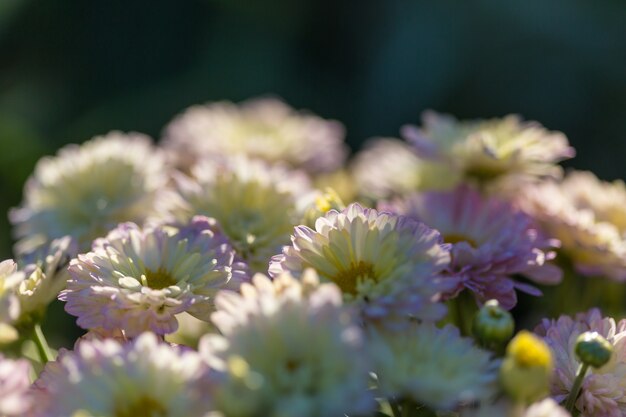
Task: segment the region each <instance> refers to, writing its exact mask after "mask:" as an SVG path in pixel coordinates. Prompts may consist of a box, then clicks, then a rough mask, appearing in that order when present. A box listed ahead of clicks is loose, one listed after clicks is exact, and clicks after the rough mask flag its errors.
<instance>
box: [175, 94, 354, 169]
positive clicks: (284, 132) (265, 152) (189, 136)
mask: <svg viewBox="0 0 626 417" xmlns="http://www.w3.org/2000/svg"><path fill="white" fill-rule="evenodd" d="M343 136H344V129H343V126H342V125H341V124H340V123H339V122H336V121H333V120H324V119H321V118H319V117H317V116H315V115H313V114H309V113H306V112H298V111H295V110H294V109H292V108H290V107H289V106H288V105H287V104H285V103H284V102H282V101H281V100H278V99H274V98H262V99H254V100H250V101H246V102H243V103H241V104H240V105H236V104H233V103H230V102H217V103H208V104H206V105H203V106H193V107H190V108H189V109H187V110H186V111H185V112H184V113H182V114H181V115H179V116H178V117H176V118H175V119H174V120H173V121H172V122H171V123H170V124H169V126H168V127H167V128H166V130H165V138H164V139H163V143H164V144H165V147H166V148H168V149H169V150H170V151H172V152H173V153H174V154H175V156H176V159H177V160H178V161H177V162H178V163H179V164H186V165H190V164H192V163H193V162H194V161H196V160H197V158H198V157H203V156H214V155H218V156H225V155H233V154H244V155H247V156H250V157H253V158H259V159H263V160H266V161H268V162H271V163H275V162H285V163H288V164H289V165H291V166H293V167H297V168H303V169H305V170H307V171H308V172H311V173H315V172H324V171H332V170H334V169H337V168H338V167H340V166H341V164H342V163H343V161H344V159H345V158H346V156H347V148H346V147H345V145H344V144H343Z"/></svg>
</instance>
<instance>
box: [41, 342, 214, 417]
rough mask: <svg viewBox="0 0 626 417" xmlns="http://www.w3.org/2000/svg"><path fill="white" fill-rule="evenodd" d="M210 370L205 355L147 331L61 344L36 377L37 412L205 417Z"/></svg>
mask: <svg viewBox="0 0 626 417" xmlns="http://www.w3.org/2000/svg"><path fill="white" fill-rule="evenodd" d="M209 380H210V376H209V375H208V373H207V369H206V366H205V365H204V364H203V361H202V359H201V358H200V356H199V355H198V354H197V353H196V352H194V351H191V350H181V349H177V348H174V347H172V346H170V345H168V344H166V343H162V342H159V341H158V340H157V338H156V336H155V335H154V334H150V333H144V334H142V335H141V336H139V337H138V338H137V339H136V340H135V341H133V342H130V343H128V344H125V345H123V344H120V343H119V342H117V341H115V340H111V339H106V340H84V341H81V342H80V343H78V345H77V346H76V349H75V351H67V350H64V349H62V350H61V351H60V352H59V356H58V358H57V360H56V361H54V362H48V364H47V365H46V367H45V368H44V370H43V372H42V373H41V375H40V377H39V379H38V380H37V381H36V382H35V389H34V395H35V400H36V412H35V416H36V417H69V416H72V415H74V413H77V412H82V413H83V414H79V415H87V416H93V417H105V416H106V417H109V416H115V417H138V416H150V417H156V416H167V417H203V416H205V414H206V413H207V412H209V411H211V403H210V391H211V383H210V382H209Z"/></svg>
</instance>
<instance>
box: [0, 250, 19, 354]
mask: <svg viewBox="0 0 626 417" xmlns="http://www.w3.org/2000/svg"><path fill="white" fill-rule="evenodd" d="M16 270H17V264H16V263H15V262H13V260H12V259H7V260H5V261H2V262H0V346H1V345H2V344H5V343H10V342H13V341H15V340H16V339H17V338H18V334H17V330H16V329H15V328H14V327H13V323H14V322H15V321H17V319H18V318H19V315H20V302H19V298H18V297H17V287H18V286H19V284H20V282H21V280H22V277H21V276H20V275H18V274H17V273H16Z"/></svg>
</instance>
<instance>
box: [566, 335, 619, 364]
mask: <svg viewBox="0 0 626 417" xmlns="http://www.w3.org/2000/svg"><path fill="white" fill-rule="evenodd" d="M574 351H575V352H576V356H577V357H578V360H579V361H581V362H582V363H584V364H586V365H590V366H592V367H594V368H600V367H602V366H603V365H605V364H606V363H607V362H608V361H609V360H610V359H611V355H612V354H613V346H612V345H611V344H610V343H609V342H608V341H607V340H606V339H605V338H604V337H602V336H601V335H600V334H599V333H598V332H585V333H582V334H581V335H580V336H578V339H576V347H575V348H574Z"/></svg>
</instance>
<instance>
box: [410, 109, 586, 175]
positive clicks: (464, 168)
mask: <svg viewBox="0 0 626 417" xmlns="http://www.w3.org/2000/svg"><path fill="white" fill-rule="evenodd" d="M403 135H404V136H405V137H406V138H407V139H408V141H409V142H411V143H412V144H413V146H414V148H415V150H416V152H417V153H418V154H419V155H420V156H421V157H423V158H426V159H430V160H432V161H437V162H439V163H440V164H444V165H447V166H448V167H450V168H452V171H455V172H458V173H460V174H461V175H462V176H463V177H464V178H465V179H467V180H474V181H478V182H480V183H486V182H494V181H502V180H513V181H519V180H524V181H526V180H533V179H537V178H542V177H560V176H561V175H562V169H561V168H560V167H559V166H558V165H556V164H557V162H559V161H562V160H564V159H569V158H572V157H573V156H574V154H575V152H574V149H573V148H572V147H571V146H569V143H568V141H567V138H566V137H565V135H564V134H562V133H560V132H550V131H548V130H546V129H545V128H544V127H543V126H541V125H540V124H538V123H536V122H523V121H522V120H521V119H520V118H519V117H517V116H513V115H511V116H507V117H504V118H502V119H492V120H473V121H458V120H456V119H455V118H453V117H452V116H448V115H442V114H437V113H435V112H432V111H429V112H426V113H424V116H423V118H422V128H421V129H418V128H416V127H414V126H406V127H404V128H403Z"/></svg>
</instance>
